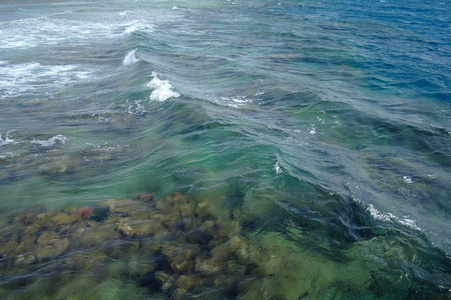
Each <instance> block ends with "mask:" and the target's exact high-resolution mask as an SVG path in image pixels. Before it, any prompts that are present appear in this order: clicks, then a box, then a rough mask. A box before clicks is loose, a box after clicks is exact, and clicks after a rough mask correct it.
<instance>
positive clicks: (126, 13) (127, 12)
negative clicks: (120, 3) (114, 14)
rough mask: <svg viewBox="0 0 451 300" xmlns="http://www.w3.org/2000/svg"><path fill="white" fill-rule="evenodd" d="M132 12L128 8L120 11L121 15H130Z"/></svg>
mask: <svg viewBox="0 0 451 300" xmlns="http://www.w3.org/2000/svg"><path fill="white" fill-rule="evenodd" d="M130 13H131V11H130V10H126V11H123V12H121V13H119V15H120V16H126V15H129V14H130Z"/></svg>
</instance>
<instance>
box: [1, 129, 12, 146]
mask: <svg viewBox="0 0 451 300" xmlns="http://www.w3.org/2000/svg"><path fill="white" fill-rule="evenodd" d="M10 132H11V131H8V132H7V133H6V134H5V138H3V137H2V134H1V133H0V147H1V146H5V145H8V144H14V140H13V139H11V138H10V137H9V134H10Z"/></svg>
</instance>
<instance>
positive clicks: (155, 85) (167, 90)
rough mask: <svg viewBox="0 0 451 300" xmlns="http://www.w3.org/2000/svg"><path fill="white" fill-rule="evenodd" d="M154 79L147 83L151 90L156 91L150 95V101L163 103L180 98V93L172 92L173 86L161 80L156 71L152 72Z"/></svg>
mask: <svg viewBox="0 0 451 300" xmlns="http://www.w3.org/2000/svg"><path fill="white" fill-rule="evenodd" d="M152 77H153V78H152V80H151V81H149V82H148V83H147V86H148V87H149V88H152V89H154V91H153V92H152V94H150V100H154V101H160V102H162V101H166V100H168V99H169V98H177V97H179V96H180V94H179V93H177V92H175V91H173V90H172V85H170V84H169V82H168V81H167V80H161V79H159V78H158V74H157V73H156V72H155V71H154V72H152Z"/></svg>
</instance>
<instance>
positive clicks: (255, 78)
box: [0, 0, 451, 299]
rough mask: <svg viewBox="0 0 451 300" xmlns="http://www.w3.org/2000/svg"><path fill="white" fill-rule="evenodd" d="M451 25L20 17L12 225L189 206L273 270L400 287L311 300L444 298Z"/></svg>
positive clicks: (9, 198)
mask: <svg viewBox="0 0 451 300" xmlns="http://www.w3.org/2000/svg"><path fill="white" fill-rule="evenodd" d="M450 16H451V3H450V2H449V0H441V1H420V0H412V1H400V0H396V1H395V0H386V1H351V0H349V1H346V0H339V1H295V0H283V1H257V0H248V1H244V0H236V1H233V0H231V1H226V0H221V1H216V0H209V1H207V0H205V1H201V0H195V1H188V0H186V1H163V0H160V1H151V0H136V1H126V0H116V1H104V0H95V1H32V0H29V1H25V0H21V1H9V0H4V1H2V3H0V38H1V41H2V42H1V44H0V213H1V216H2V218H3V219H5V220H7V219H8V218H9V217H11V216H14V214H16V213H18V212H19V211H21V210H23V209H26V208H29V207H32V206H34V205H45V206H47V207H48V209H50V210H52V209H58V210H61V209H65V208H67V207H69V206H76V207H81V206H84V205H94V204H96V203H99V202H100V201H102V200H105V199H108V198H119V197H133V196H134V195H136V194H139V193H143V192H155V193H156V194H157V195H158V196H159V197H165V196H167V195H170V194H173V193H175V192H180V193H182V194H183V195H186V196H187V197H191V199H195V201H201V202H202V201H205V202H207V203H209V205H211V206H212V207H215V211H216V212H217V213H218V214H219V215H222V216H226V218H230V219H231V220H233V222H237V223H238V224H239V228H240V230H241V232H242V234H243V236H246V237H252V238H250V239H251V240H252V239H253V238H254V239H255V241H258V242H256V243H257V244H259V245H260V246H259V247H266V246H267V245H266V244H265V243H268V245H269V244H271V245H272V246H271V247H273V248H271V247H270V246H267V247H269V248H265V249H267V251H268V252H271V251H275V252H277V251H280V252H281V253H285V252H284V251H287V252H290V251H292V250H290V249H291V248H290V247H291V246H286V245H285V244H284V242H283V241H289V242H290V243H293V245H295V247H297V248H296V249H298V250H299V251H300V253H303V254H302V255H304V254H305V253H307V254H306V255H307V257H308V256H309V255H314V256H315V257H321V259H319V261H321V262H322V264H323V265H324V266H325V267H324V269H327V268H328V267H330V268H331V270H346V268H353V269H358V270H360V269H359V268H361V269H365V268H366V267H367V268H368V269H369V270H371V271H369V273H371V274H373V275H374V274H375V273H377V272H381V274H389V275H387V277H384V276H385V275H380V276H379V275H378V276H379V277H378V276H376V275H374V276H373V275H371V276H372V278H373V279H372V280H374V281H375V282H376V283H377V284H376V283H375V284H373V285H370V284H366V285H365V284H363V283H362V284H361V283H357V282H358V281H357V280H355V278H357V277H359V276H360V275H356V276H355V278H354V277H349V278H348V279H345V280H344V281H345V282H355V285H356V286H359V288H360V289H361V290H359V288H355V287H353V288H352V289H351V288H349V289H348V290H352V292H349V293H350V294H346V293H345V292H343V291H341V290H334V288H332V287H327V286H324V290H325V291H327V290H328V288H329V290H330V291H331V292H330V293H326V294H320V293H318V294H315V293H316V292H313V290H314V288H313V285H312V286H311V289H312V290H310V297H313V298H315V297H319V298H323V299H332V298H336V299H338V298H339V297H342V298H343V299H345V298H346V297H350V296H352V297H354V298H356V299H357V298H358V299H360V298H362V299H369V298H371V297H376V298H378V297H382V298H383V297H387V298H391V297H392V296H393V298H395V297H397V298H403V297H406V298H409V297H419V298H424V297H429V296H431V295H435V296H437V295H439V296H437V297H442V296H443V299H445V298H446V297H447V296H449V290H450V288H451V286H450V280H451V279H450V272H451V269H450V259H449V254H450V252H451V237H450V234H449V232H451V223H450V215H451V211H450V205H449V199H451V188H450V183H451V175H450V174H451V172H450V169H451V107H450V105H451V94H450V92H451V80H450V78H451V59H450V57H451V20H450ZM193 201H194V200H193ZM4 222H6V221H4ZM8 224H9V225H8V226H10V225H11V224H10V223H8ZM2 226H3V227H5V226H6V225H5V224H3V225H2ZM8 226H6V227H5V229H3V232H4V235H5V236H9V234H11V232H12V229H8V228H9V227H8ZM8 230H9V231H8ZM274 233H277V238H274V236H273V234H274ZM281 239H282V240H283V241H281ZM278 244H281V245H285V246H281V247H282V248H283V247H285V248H283V249H284V250H280V249H279V250H277V249H276V248H274V247H275V246H274V245H278ZM261 245H266V246H261ZM290 245H291V244H290ZM359 247H360V248H359ZM397 247H399V248H397ZM268 249H269V250H268ZM359 249H360V250H359ZM69 254H70V252H68V255H69ZM302 255H298V257H300V256H302ZM342 256H343V257H347V258H348V259H349V260H350V261H352V262H353V263H354V262H355V263H356V264H357V266H354V265H353V264H352V263H351V262H349V264H346V266H343V265H340V267H337V266H336V265H335V264H336V263H338V262H336V261H335V260H334V258H336V257H342ZM302 257H303V256H302ZM290 259H291V258H287V261H290ZM293 259H294V258H293ZM342 263H343V262H342V261H340V264H342ZM366 263H367V264H368V266H366V265H365V264H366ZM294 265H295V264H294ZM319 265H321V264H319ZM364 265H365V266H366V267H364ZM326 266H328V267H326ZM331 266H333V267H331ZM41 268H44V267H42V266H40V265H39V263H37V265H36V266H35V269H37V270H40V269H41ZM279 268H282V267H281V266H279ZM315 268H320V267H318V265H315V266H313V267H312V269H315ZM44 269H45V268H44ZM374 270H378V271H377V272H376V271H374ZM303 271H305V270H303V269H302V268H301V269H299V270H297V271H295V273H296V272H300V273H302V272H303ZM30 272H31V271H30ZM334 272H335V271H334ZM334 272H332V271H330V273H331V274H332V273H334ZM340 272H341V271H340ZM340 272H338V271H337V272H335V273H334V274H335V275H336V277H339V276H341V275H340ZM384 272H385V273H384ZM282 273H283V272H282ZM282 273H281V274H279V275H277V276H279V277H278V278H287V279H286V280H285V281H284V282H285V283H287V282H290V280H294V279H292V278H291V277H290V276H292V275H293V274H291V273H290V275H287V274H284V273H283V274H282ZM356 274H358V271H356ZM378 274H379V273H378ZM4 276H6V275H4ZM8 276H12V275H8ZM17 276H19V275H17ZM124 276H125V275H124ZM284 276H286V277H284ZM306 276H307V277H308V276H310V275H306ZM362 276H366V275H362ZM368 276H369V275H368ZM390 276H393V277H390ZM409 276H410V277H409ZM295 277H296V276H295ZM308 278H309V280H313V279H312V278H315V277H314V275H311V277H308ZM324 278H325V277H324ZM334 278H335V277H334ZM384 278H385V279H384ZM393 278H400V281H399V282H393ZM127 280H128V279H127ZM296 280H299V282H300V281H303V282H309V281H308V280H307V279H305V278H304V279H302V278H301V277H296ZM306 280H307V281H306ZM334 280H335V279H334ZM384 280H386V282H392V283H390V284H392V286H391V285H390V284H388V283H387V284H386V285H385V283H386V282H385V281H384ZM6 281H7V280H5V281H3V283H2V284H3V285H5V284H4V282H6ZM313 281H314V280H313ZM296 282H298V281H296ZM319 282H322V283H323V282H327V280H324V281H321V280H320V281H319ZM360 284H361V285H360ZM294 285H295V286H296V284H294ZM343 286H344V285H343ZM368 286H370V287H368ZM374 286H378V287H382V286H385V288H386V289H387V290H388V291H389V294H388V295H385V294H381V292H380V291H379V294H378V291H377V289H376V288H374ZM298 287H299V285H298ZM354 288H355V289H354ZM5 289H6V291H11V289H13V290H14V288H11V287H10V286H6V287H5ZM302 289H303V288H301V287H299V290H302ZM305 289H306V290H308V288H305ZM381 289H382V288H381ZM391 289H392V290H391ZM343 290H346V288H343ZM356 290H359V291H360V292H359V293H360V294H359V293H357V292H356ZM397 290H398V291H399V293H398V294H397ZM2 291H3V290H1V291H0V292H2ZM296 291H297V290H296ZM367 291H368V292H367ZM5 293H6V292H5ZM8 293H9V292H8ZM340 293H341V294H340ZM436 293H438V294H436ZM294 294H295V292H293V293H292V294H290V293H289V292H286V293H285V294H284V297H285V298H287V299H291V298H293V295H294ZM11 295H15V296H12V297H13V298H14V297H19V296H18V294H17V293H16V294H11ZM248 295H250V296H249V297H250V298H249V299H252V297H253V296H252V295H255V294H252V293H250V294H248ZM315 295H316V296H315ZM66 296H67V295H66ZM328 297H329V298H328ZM359 297H360V298H359ZM365 297H369V298H365ZM293 299H295V298H293Z"/></svg>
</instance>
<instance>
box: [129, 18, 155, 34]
mask: <svg viewBox="0 0 451 300" xmlns="http://www.w3.org/2000/svg"><path fill="white" fill-rule="evenodd" d="M126 26H127V28H126V29H125V30H124V33H125V34H131V33H133V32H137V31H142V32H153V31H154V29H153V26H152V25H147V24H142V23H140V22H138V21H136V20H135V21H133V22H132V23H129V24H128V25H126Z"/></svg>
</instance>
